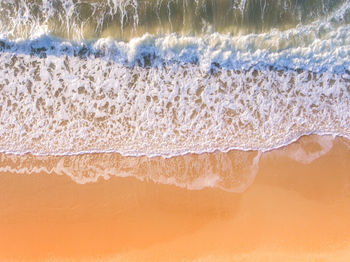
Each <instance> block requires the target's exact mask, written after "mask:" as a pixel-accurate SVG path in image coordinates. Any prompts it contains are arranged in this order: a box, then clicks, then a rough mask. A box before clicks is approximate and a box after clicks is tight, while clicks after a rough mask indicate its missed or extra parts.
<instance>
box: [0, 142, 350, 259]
mask: <svg viewBox="0 0 350 262" xmlns="http://www.w3.org/2000/svg"><path fill="white" fill-rule="evenodd" d="M303 139H304V140H305V139H306V140H307V139H309V138H303ZM298 143H300V142H297V143H296V144H294V145H290V146H288V147H286V148H284V149H279V150H274V151H272V152H268V153H264V154H263V155H262V156H261V158H260V162H259V169H258V171H257V174H256V176H255V180H254V181H252V184H251V185H248V188H247V189H246V190H245V191H244V192H243V193H234V192H226V191H224V190H222V189H218V188H207V189H202V190H188V189H185V188H180V187H177V186H174V185H165V184H160V183H154V182H152V181H150V180H148V181H140V180H138V179H136V178H134V177H126V178H125V177H124V178H123V177H117V176H113V177H111V178H110V179H109V180H104V179H101V178H100V179H98V181H97V182H95V183H87V184H84V185H82V184H77V183H76V182H74V181H73V180H72V179H71V178H70V177H69V176H66V175H57V174H55V173H51V174H48V173H47V172H44V171H42V172H38V173H32V174H30V175H29V174H27V173H26V172H23V173H14V172H2V173H1V174H0V261H40V260H42V261H198V262H199V261H298V262H299V261H332V262H334V261H350V149H349V147H348V146H347V143H348V144H350V143H349V141H346V140H345V139H341V138H337V139H335V141H334V145H333V147H332V149H330V151H329V152H324V154H323V155H322V154H321V156H320V157H319V158H317V159H315V160H314V161H312V162H311V163H307V162H310V161H311V160H310V161H303V159H299V161H296V160H293V159H291V158H290V155H293V152H294V153H295V152H296V151H295V150H294V149H293V147H295V146H296V145H297V144H298ZM316 147H317V146H315V145H314V146H311V147H310V148H308V149H307V150H309V151H310V152H313V151H315V152H316V151H317V150H319V149H318V148H316ZM291 150H292V151H291ZM293 150H294V151H293ZM213 154H220V153H213ZM221 154H222V153H221ZM227 154H228V156H231V155H230V153H227ZM210 155H211V154H208V155H207V156H208V157H211V156H210ZM185 157H187V158H191V156H190V155H189V156H185ZM192 157H193V156H192ZM18 158H20V157H18ZM295 158H296V159H297V158H298V157H295ZM18 161H19V162H20V160H18ZM154 161H169V160H166V159H161V158H159V159H158V160H154ZM200 161H205V160H204V159H203V158H201V160H200ZM158 164H159V163H158ZM2 165H4V162H2ZM27 165H28V163H27ZM154 165H155V168H158V166H157V165H156V164H154ZM147 168H148V169H149V168H150V166H148V167H147ZM47 169H50V168H49V167H47ZM11 170H13V169H11ZM140 172H141V171H140ZM147 172H149V170H148V171H147ZM178 172H181V168H179V170H178ZM196 172H197V171H196Z"/></svg>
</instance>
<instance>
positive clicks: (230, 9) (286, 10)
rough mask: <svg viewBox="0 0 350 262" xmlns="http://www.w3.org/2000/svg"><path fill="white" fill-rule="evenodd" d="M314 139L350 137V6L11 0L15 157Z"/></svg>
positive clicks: (4, 32) (1, 30)
mask: <svg viewBox="0 0 350 262" xmlns="http://www.w3.org/2000/svg"><path fill="white" fill-rule="evenodd" d="M309 134H319V135H331V136H342V137H345V138H350V1H348V0H311V1H300V0H222V1H212V0H191V1H190V0H100V1H98V0H80V1H79V0H52V1H48V0H1V1H0V151H1V152H5V153H14V154H24V153H28V152H29V153H32V154H34V155H72V154H73V155H74V154H83V153H107V152H116V153H119V154H121V155H123V156H147V157H153V156H162V157H167V158H168V157H174V156H179V155H184V154H187V153H198V154H199V153H208V152H213V151H222V152H227V151H229V150H231V149H238V150H242V151H250V150H255V151H257V152H264V151H269V150H271V149H274V148H278V147H281V146H284V145H288V144H290V143H292V142H293V141H295V140H297V139H298V138H300V137H301V136H303V135H309ZM325 141H326V142H324V141H323V142H320V144H322V145H323V144H324V143H326V147H327V145H328V144H329V143H330V142H329V141H328V140H327V139H326V140H325ZM327 143H328V144H327ZM321 151H322V150H321ZM259 154H260V153H258V155H259ZM292 155H293V154H292ZM257 158H258V156H254V157H253V158H251V159H253V160H252V161H253V163H254V164H255V163H256V161H257V160H256V159H257ZM301 161H304V160H301ZM305 161H307V160H305ZM164 168H165V167H164ZM164 170H166V168H165V169H164ZM116 172H120V171H116ZM94 179H95V178H94ZM171 179H172V178H171V176H170V178H169V177H168V178H167V180H166V182H167V183H168V182H169V181H170V182H171V181H172V180H171ZM210 179H212V180H210ZM175 180H176V179H175ZM209 180H210V181H214V182H210V183H209V182H208V181H209ZM84 181H85V180H84ZM198 181H199V182H198V183H199V184H201V180H198ZM205 181H207V182H208V183H209V184H208V185H213V184H215V177H214V178H212V177H211V178H210V177H209V178H206V180H205ZM170 182H169V183H170ZM207 182H203V183H204V184H205V183H207ZM184 183H185V182H184ZM203 183H202V184H203ZM202 184H201V185H202ZM194 188H200V186H194Z"/></svg>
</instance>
